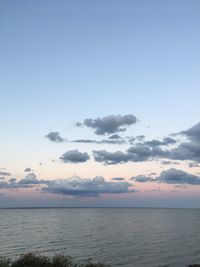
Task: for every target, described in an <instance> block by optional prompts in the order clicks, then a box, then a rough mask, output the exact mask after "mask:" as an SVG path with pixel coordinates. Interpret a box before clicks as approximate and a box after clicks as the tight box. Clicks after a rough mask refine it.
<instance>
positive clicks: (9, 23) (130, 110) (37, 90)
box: [0, 0, 200, 208]
mask: <svg viewBox="0 0 200 267" xmlns="http://www.w3.org/2000/svg"><path fill="white" fill-rule="evenodd" d="M199 12H200V2H199V1H198V0H187V1H186V0H166V1H159V0H151V1H149V0H134V1H133V0H125V1H124V0H109V1H108V0H101V1H94V0H86V1H81V0H73V1H72V0H69V1H65V0H59V1H55V0H54V1H52V0H48V1H47V0H36V1H25V0H19V1H14V0H10V1H6V0H2V1H1V3H0V73H1V79H0V100H1V105H0V122H1V133H0V135H1V138H0V147H1V153H0V207H38V206H39V207H46V206H47V207H51V206H52V207H55V206H61V207H68V206H69V207H71V206H76V207H79V206H80V207H85V206H87V207H90V206H91V207H99V206H105V207H110V206H114V207H118V206H120V207H121V206H123V207H192V208H196V207H198V208H199V207H200V108H199V99H200V88H199V84H200V75H199V70H200V53H199V47H200V34H199V28H200V16H199Z"/></svg>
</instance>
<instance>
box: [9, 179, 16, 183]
mask: <svg viewBox="0 0 200 267" xmlns="http://www.w3.org/2000/svg"><path fill="white" fill-rule="evenodd" d="M16 180H17V179H16V178H10V179H9V182H10V183H14V182H16Z"/></svg>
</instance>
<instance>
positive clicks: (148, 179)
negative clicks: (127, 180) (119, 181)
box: [131, 175, 156, 183]
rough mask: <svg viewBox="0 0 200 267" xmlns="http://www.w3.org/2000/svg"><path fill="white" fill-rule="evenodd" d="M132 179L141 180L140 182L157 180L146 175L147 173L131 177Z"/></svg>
mask: <svg viewBox="0 0 200 267" xmlns="http://www.w3.org/2000/svg"><path fill="white" fill-rule="evenodd" d="M131 180H134V181H135V182H139V183H146V182H155V181H156V180H155V179H153V178H152V177H149V176H145V175H137V176H134V177H132V178H131Z"/></svg>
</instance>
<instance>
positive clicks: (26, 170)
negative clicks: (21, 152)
mask: <svg viewBox="0 0 200 267" xmlns="http://www.w3.org/2000/svg"><path fill="white" fill-rule="evenodd" d="M31 171H32V170H31V168H26V169H25V170H24V172H31Z"/></svg>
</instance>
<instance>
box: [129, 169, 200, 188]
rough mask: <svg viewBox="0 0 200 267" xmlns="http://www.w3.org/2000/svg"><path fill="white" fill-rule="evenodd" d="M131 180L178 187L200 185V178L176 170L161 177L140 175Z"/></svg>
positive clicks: (168, 171)
mask: <svg viewBox="0 0 200 267" xmlns="http://www.w3.org/2000/svg"><path fill="white" fill-rule="evenodd" d="M131 180H134V181H136V182H142V183H146V182H157V183H165V184H178V185H183V184H188V185H200V176H198V175H194V174H190V173H187V172H185V171H182V170H179V169H174V168H170V169H168V170H166V171H163V172H161V173H160V175H159V176H158V177H155V178H152V177H151V175H138V176H134V177H132V178H131Z"/></svg>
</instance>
